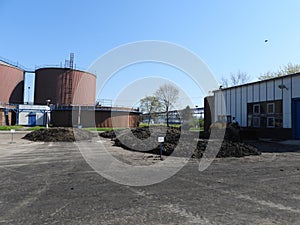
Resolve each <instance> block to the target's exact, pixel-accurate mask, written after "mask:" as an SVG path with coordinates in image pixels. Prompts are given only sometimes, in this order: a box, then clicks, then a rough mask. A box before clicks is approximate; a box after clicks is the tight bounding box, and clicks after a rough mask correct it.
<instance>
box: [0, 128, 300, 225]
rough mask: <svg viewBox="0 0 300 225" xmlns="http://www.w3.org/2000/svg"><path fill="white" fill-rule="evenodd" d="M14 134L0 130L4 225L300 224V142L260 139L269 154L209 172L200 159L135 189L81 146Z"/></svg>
mask: <svg viewBox="0 0 300 225" xmlns="http://www.w3.org/2000/svg"><path fill="white" fill-rule="evenodd" d="M14 135H15V137H14V141H15V142H16V143H9V142H10V141H11V140H10V134H9V133H1V134H0V224H300V189H299V186H300V151H299V150H300V147H299V146H292V145H291V146H290V147H289V146H287V145H279V144H277V143H273V144H272V143H258V142H257V143H255V142H254V143H253V144H257V146H258V147H260V148H262V149H266V150H268V153H263V154H262V155H260V156H252V157H245V158H226V159H216V160H215V161H214V162H213V164H212V165H211V166H210V167H209V168H208V169H207V170H205V171H204V172H199V171H198V161H197V160H195V159H192V160H190V162H189V163H188V164H187V165H186V166H185V167H184V168H183V169H182V170H181V171H180V172H179V173H177V174H176V175H175V176H173V177H171V178H169V179H168V180H166V181H164V182H162V183H159V184H155V185H151V186H146V187H130V186H124V185H119V184H116V183H114V182H111V181H109V180H107V179H105V178H103V177H101V176H100V175H99V174H97V173H95V172H94V171H93V170H92V169H91V167H90V166H89V165H88V164H87V163H86V162H85V160H84V159H83V157H82V155H81V153H80V151H79V150H78V149H77V147H76V145H75V144H74V143H33V142H29V141H26V140H22V139H20V137H22V136H23V135H24V133H16V134H14ZM102 141H104V142H105V143H106V145H107V146H110V142H109V141H108V140H103V139H102ZM90 144H91V145H93V144H95V143H93V142H90ZM269 145H271V147H268V146H269ZM111 151H112V152H113V154H114V155H118V157H119V158H120V159H121V160H123V161H127V162H128V163H131V164H139V163H140V162H141V161H145V163H146V164H147V163H148V164H151V163H156V161H157V160H156V157H151V156H150V155H147V154H145V153H135V152H128V151H126V150H122V149H119V148H116V147H111Z"/></svg>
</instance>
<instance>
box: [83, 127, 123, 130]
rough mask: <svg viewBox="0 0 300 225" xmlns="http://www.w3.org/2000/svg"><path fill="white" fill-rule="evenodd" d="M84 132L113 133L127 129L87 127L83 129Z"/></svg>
mask: <svg viewBox="0 0 300 225" xmlns="http://www.w3.org/2000/svg"><path fill="white" fill-rule="evenodd" d="M82 129H83V130H88V131H111V130H124V129H126V128H111V127H86V128H82Z"/></svg>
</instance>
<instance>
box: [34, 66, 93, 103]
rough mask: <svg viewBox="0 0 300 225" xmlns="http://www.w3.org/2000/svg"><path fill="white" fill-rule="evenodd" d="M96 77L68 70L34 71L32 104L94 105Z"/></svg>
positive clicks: (48, 69)
mask: <svg viewBox="0 0 300 225" xmlns="http://www.w3.org/2000/svg"><path fill="white" fill-rule="evenodd" d="M95 96H96V76H95V75H94V74H91V73H88V72H84V71H80V70H74V69H69V68H41V69H37V70H36V71H35V92H34V104H37V105H44V104H46V100H48V99H49V100H51V104H54V105H66V106H68V105H82V106H85V105H86V106H93V105H95Z"/></svg>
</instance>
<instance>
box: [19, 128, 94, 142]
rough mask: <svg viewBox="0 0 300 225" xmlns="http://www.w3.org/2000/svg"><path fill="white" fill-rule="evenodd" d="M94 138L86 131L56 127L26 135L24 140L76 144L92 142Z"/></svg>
mask: <svg viewBox="0 0 300 225" xmlns="http://www.w3.org/2000/svg"><path fill="white" fill-rule="evenodd" d="M92 137H93V134H92V133H91V132H89V131H86V130H82V129H76V128H69V127H68V128H65V127H54V128H48V129H40V130H36V131H32V132H30V133H28V134H26V135H25V136H24V137H23V139H27V140H30V141H43V142H74V141H81V140H90V139H92Z"/></svg>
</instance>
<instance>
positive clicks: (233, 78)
mask: <svg viewBox="0 0 300 225" xmlns="http://www.w3.org/2000/svg"><path fill="white" fill-rule="evenodd" d="M249 80H250V76H249V75H248V74H247V73H245V72H241V71H238V72H237V73H231V74H230V78H229V79H228V78H225V77H222V78H221V82H220V83H221V85H222V87H225V88H226V87H230V86H236V85H241V84H245V83H247V82H248V81H249Z"/></svg>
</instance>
